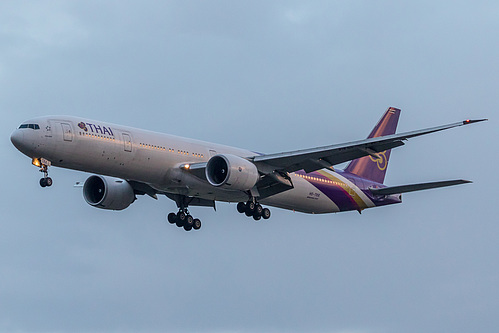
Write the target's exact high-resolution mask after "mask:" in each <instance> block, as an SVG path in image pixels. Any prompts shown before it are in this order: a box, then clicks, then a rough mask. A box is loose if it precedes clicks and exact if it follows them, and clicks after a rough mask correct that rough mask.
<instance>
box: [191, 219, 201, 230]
mask: <svg viewBox="0 0 499 333" xmlns="http://www.w3.org/2000/svg"><path fill="white" fill-rule="evenodd" d="M192 227H193V228H194V230H199V229H200V228H201V220H200V219H194V221H193V223H192Z"/></svg>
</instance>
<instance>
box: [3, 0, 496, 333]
mask: <svg viewBox="0 0 499 333" xmlns="http://www.w3.org/2000/svg"><path fill="white" fill-rule="evenodd" d="M498 33H499V3H498V2H497V1H439V2H438V1H437V2H435V1H416V2H403V1H402V2H401V1H251V2H240V1H136V2H130V1H105V2H103V1H32V2H30V1H2V2H0V110H1V114H2V116H3V120H2V122H0V133H1V134H2V138H3V139H2V140H0V147H1V148H0V149H1V152H2V162H3V163H2V164H1V166H0V168H1V170H2V186H1V187H2V191H1V198H2V200H1V201H0V202H1V205H2V212H3V214H2V215H3V216H2V218H1V221H2V222H0V331H2V332H126V331H134V332H135V331H136V332H175V331H177V332H290V331H307V332H333V333H385V332H386V333H395V332H408V333H412V332H492V331H495V330H497V327H499V310H498V309H499V267H498V262H499V246H498V238H499V224H498V219H497V216H496V208H497V204H498V199H497V189H496V188H497V186H498V182H499V179H498V178H499V177H498V174H497V170H496V169H497V165H498V164H497V162H498V158H497V156H498V149H497V145H496V142H497V141H498V140H499V131H498V127H497V122H496V119H494V118H497V117H496V116H497V115H498V108H499V102H498V99H497V92H498V91H499V61H498V59H499V37H498V36H499V34H498ZM389 106H396V107H399V108H401V109H402V114H401V118H400V123H399V131H407V130H412V129H420V128H424V127H429V126H434V125H441V124H446V123H451V122H455V121H460V120H464V119H466V118H482V117H488V118H490V121H489V122H488V123H481V124H477V125H473V126H469V127H465V128H458V129H453V130H450V131H446V132H441V133H437V134H434V135H430V136H427V137H422V138H416V139H412V140H410V141H409V142H408V143H407V145H406V146H404V147H401V148H397V149H396V150H395V151H394V152H393V153H392V155H391V160H390V165H389V168H388V173H387V177H386V182H387V184H388V185H398V184H407V183H414V182H424V181H434V180H444V179H453V178H465V179H471V180H473V181H474V183H473V184H469V185H462V186H457V187H453V188H447V189H439V190H433V191H426V192H418V193H414V194H406V195H404V203H403V204H401V205H394V206H390V207H384V208H375V209H372V210H366V211H364V212H363V213H362V215H359V214H358V213H357V212H348V213H340V214H329V215H316V216H313V215H307V214H300V213H293V212H290V211H284V210H280V209H272V214H273V215H272V218H271V219H270V220H268V221H265V222H258V223H257V222H254V221H252V220H249V219H247V218H246V217H244V216H242V215H240V214H238V213H237V211H236V207H235V205H234V204H224V203H220V204H218V206H217V212H214V211H213V210H212V209H210V208H203V207H200V208H193V209H191V211H192V212H193V214H194V215H195V216H196V217H199V218H201V219H202V221H203V228H202V229H201V230H200V231H198V232H189V233H187V232H184V231H183V230H181V229H179V228H176V227H175V226H171V225H170V224H168V223H167V222H166V220H165V216H166V214H167V213H169V212H171V211H174V210H176V207H175V204H174V203H173V202H172V201H170V200H168V199H167V198H165V197H162V198H159V200H158V201H155V200H153V199H151V198H149V197H140V198H139V200H138V201H137V202H135V203H134V204H133V205H131V206H130V207H129V208H128V209H126V210H124V211H122V212H109V211H103V210H99V209H95V208H93V207H90V206H88V205H87V204H86V203H85V201H84V200H83V198H82V195H81V190H80V189H75V188H73V184H74V183H75V182H76V181H83V180H85V179H86V177H88V175H87V174H84V173H80V172H75V171H70V170H64V169H56V168H52V169H51V170H50V172H51V177H52V178H53V179H54V186H53V187H51V188H46V189H42V188H40V186H39V185H38V179H39V178H40V176H41V174H40V173H39V172H38V171H37V169H36V168H35V167H34V166H32V165H31V164H30V160H29V158H27V157H26V156H24V155H22V154H21V153H20V152H18V151H17V150H16V149H15V148H14V147H13V146H12V145H11V143H10V140H9V136H10V134H11V132H12V131H13V130H14V129H15V128H16V127H17V126H18V125H19V124H20V123H21V122H23V121H24V120H26V119H29V118H33V117H35V116H41V115H49V114H69V115H78V116H81V117H85V118H90V119H99V120H102V121H110V122H114V123H120V124H124V125H130V126H136V127H141V128H145V129H149V130H155V131H161V132H166V133H172V134H176V135H181V136H187V137H193V138H196V139H201V140H206V141H213V142H217V143H223V144H229V145H234V146H238V147H243V148H248V149H251V150H255V151H260V152H267V153H273V152H279V151H288V150H293V149H298V148H309V147H315V146H319V145H327V144H334V143H341V142H345V141H349V140H354V139H363V138H365V137H366V136H367V135H368V133H369V132H370V130H371V128H372V127H373V126H374V124H375V123H376V121H377V120H378V119H379V117H380V116H381V114H382V113H383V112H384V110H386V108H387V107H389Z"/></svg>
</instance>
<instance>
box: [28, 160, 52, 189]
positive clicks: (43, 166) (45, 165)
mask: <svg viewBox="0 0 499 333" xmlns="http://www.w3.org/2000/svg"><path fill="white" fill-rule="evenodd" d="M32 163H33V165H34V166H37V167H39V168H40V172H43V178H41V179H40V186H41V187H50V186H52V184H53V181H52V178H50V177H49V166H50V165H51V163H50V161H48V160H46V159H44V158H34V159H33V162H32Z"/></svg>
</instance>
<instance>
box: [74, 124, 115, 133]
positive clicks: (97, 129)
mask: <svg viewBox="0 0 499 333" xmlns="http://www.w3.org/2000/svg"><path fill="white" fill-rule="evenodd" d="M78 127H79V128H81V129H82V130H84V131H85V132H90V133H94V134H102V135H109V136H114V133H113V130H112V129H111V127H106V126H100V125H96V124H91V123H84V122H83V121H81V122H79V123H78Z"/></svg>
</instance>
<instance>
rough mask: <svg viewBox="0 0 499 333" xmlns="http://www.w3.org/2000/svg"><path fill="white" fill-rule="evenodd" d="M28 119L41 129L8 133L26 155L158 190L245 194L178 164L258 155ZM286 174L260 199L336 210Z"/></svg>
mask: <svg viewBox="0 0 499 333" xmlns="http://www.w3.org/2000/svg"><path fill="white" fill-rule="evenodd" d="M29 122H30V123H36V124H38V125H39V127H40V129H38V130H35V129H31V130H30V129H18V130H16V131H17V132H15V133H13V135H12V137H13V138H15V137H16V136H17V137H18V138H17V141H22V142H23V143H24V144H23V145H22V147H21V146H20V145H16V146H17V148H18V149H19V150H21V151H22V152H23V153H24V154H25V155H27V156H29V157H31V158H44V159H46V160H49V161H50V162H51V164H52V165H54V166H57V167H62V168H68V169H74V170H80V171H85V172H90V173H96V174H100V175H107V176H112V177H117V178H122V179H126V180H133V181H138V182H142V183H146V184H148V185H149V186H151V187H152V188H154V189H155V190H157V191H160V192H167V193H171V194H181V195H186V196H192V197H199V198H202V199H208V200H215V201H225V202H238V201H246V200H248V195H247V194H246V193H244V192H242V191H233V190H228V189H225V188H219V187H215V186H212V185H211V184H209V183H208V182H207V181H205V180H203V179H200V178H198V177H195V176H193V175H192V174H190V173H189V172H187V171H185V170H183V169H181V168H180V166H181V165H183V164H186V163H199V162H208V160H209V159H210V158H211V157H212V156H214V155H217V154H233V155H237V156H240V157H252V156H255V155H257V154H256V153H254V152H251V151H249V150H245V149H239V148H234V147H229V146H225V145H219V144H214V143H210V142H204V141H199V140H194V139H188V138H182V137H178V136H173V135H168V134H163V133H156V132H151V131H146V130H142V129H137V128H132V127H126V126H121V125H116V124H110V123H104V122H98V121H93V120H89V119H83V118H77V117H72V116H48V117H40V118H36V119H32V120H30V121H29ZM21 136H22V139H21V138H20V137H21ZM14 141H15V139H13V142H14ZM328 172H331V173H334V172H332V171H330V170H329V171H328ZM334 174H335V177H340V178H342V181H344V182H348V185H349V186H350V187H351V189H352V190H353V191H355V192H357V193H358V194H359V195H360V196H363V199H364V201H366V203H367V207H369V206H370V207H372V206H374V205H373V204H372V202H369V199H368V198H364V197H365V195H364V194H363V193H362V191H361V190H360V189H359V188H358V187H357V186H355V185H354V184H352V183H351V182H350V181H348V180H347V179H344V178H343V177H342V176H341V175H339V174H337V173H334ZM290 176H291V178H292V182H293V185H294V188H293V189H291V190H288V191H285V192H283V193H279V194H276V195H273V196H271V197H268V198H266V199H264V200H261V202H262V203H265V204H267V205H271V206H275V207H280V208H285V209H290V210H296V211H300V212H306V213H330V212H337V211H339V208H338V206H337V205H336V204H335V203H334V202H333V201H331V200H330V199H329V198H328V197H327V196H326V195H324V194H323V193H321V192H320V191H319V190H318V189H317V188H316V187H315V186H313V185H312V184H311V183H310V182H309V181H307V180H306V179H304V178H303V177H300V176H299V175H297V174H291V175H290ZM367 207H366V208H367Z"/></svg>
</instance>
